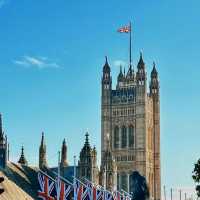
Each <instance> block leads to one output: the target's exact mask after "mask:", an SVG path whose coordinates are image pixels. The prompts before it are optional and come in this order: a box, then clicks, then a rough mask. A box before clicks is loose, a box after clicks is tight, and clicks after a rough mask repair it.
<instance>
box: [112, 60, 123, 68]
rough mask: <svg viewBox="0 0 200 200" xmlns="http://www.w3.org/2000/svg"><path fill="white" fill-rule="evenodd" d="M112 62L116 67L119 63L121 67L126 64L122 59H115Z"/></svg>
mask: <svg viewBox="0 0 200 200" xmlns="http://www.w3.org/2000/svg"><path fill="white" fill-rule="evenodd" d="M113 64H114V66H116V67H119V66H120V65H121V66H122V67H124V66H125V65H126V62H125V61H123V60H115V61H114V62H113Z"/></svg>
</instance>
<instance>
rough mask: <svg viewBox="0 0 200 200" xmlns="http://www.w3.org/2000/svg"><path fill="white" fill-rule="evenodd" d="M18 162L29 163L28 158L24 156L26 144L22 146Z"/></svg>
mask: <svg viewBox="0 0 200 200" xmlns="http://www.w3.org/2000/svg"><path fill="white" fill-rule="evenodd" d="M18 163H19V164H21V165H27V164H28V162H27V160H26V158H25V156H24V146H23V145H22V148H21V156H20V158H19V161H18Z"/></svg>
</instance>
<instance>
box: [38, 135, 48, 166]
mask: <svg viewBox="0 0 200 200" xmlns="http://www.w3.org/2000/svg"><path fill="white" fill-rule="evenodd" d="M46 167H47V158H46V144H45V141H44V132H42V139H41V144H40V148H39V168H40V169H44V168H46Z"/></svg>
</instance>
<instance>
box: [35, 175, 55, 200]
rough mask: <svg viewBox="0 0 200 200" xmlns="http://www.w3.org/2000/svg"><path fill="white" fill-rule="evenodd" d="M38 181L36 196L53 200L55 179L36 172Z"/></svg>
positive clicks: (44, 199)
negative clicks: (38, 186) (38, 187)
mask: <svg viewBox="0 0 200 200" xmlns="http://www.w3.org/2000/svg"><path fill="white" fill-rule="evenodd" d="M38 182H39V185H40V190H39V191H38V197H39V198H41V199H43V200H55V197H56V187H55V181H54V180H53V179H51V178H49V177H48V176H46V175H45V174H43V173H41V172H38Z"/></svg>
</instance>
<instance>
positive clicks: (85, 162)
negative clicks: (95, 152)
mask: <svg viewBox="0 0 200 200" xmlns="http://www.w3.org/2000/svg"><path fill="white" fill-rule="evenodd" d="M78 177H79V178H81V179H84V178H86V179H88V180H90V181H92V149H91V146H90V143H89V134H88V133H86V134H85V144H84V146H83V148H82V150H81V152H80V156H79V161H78Z"/></svg>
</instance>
